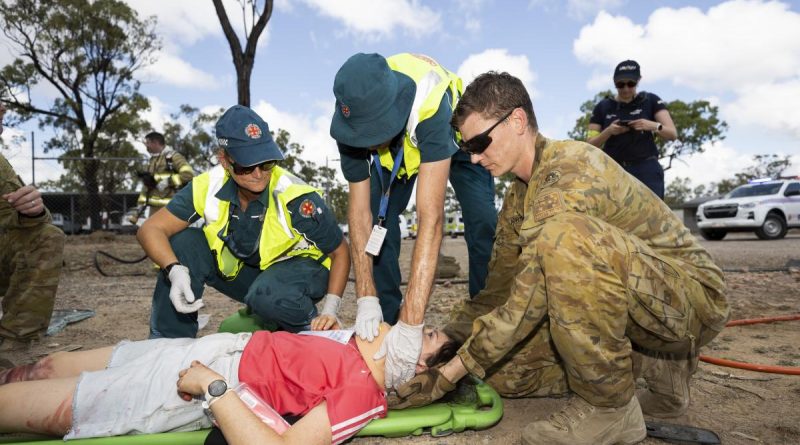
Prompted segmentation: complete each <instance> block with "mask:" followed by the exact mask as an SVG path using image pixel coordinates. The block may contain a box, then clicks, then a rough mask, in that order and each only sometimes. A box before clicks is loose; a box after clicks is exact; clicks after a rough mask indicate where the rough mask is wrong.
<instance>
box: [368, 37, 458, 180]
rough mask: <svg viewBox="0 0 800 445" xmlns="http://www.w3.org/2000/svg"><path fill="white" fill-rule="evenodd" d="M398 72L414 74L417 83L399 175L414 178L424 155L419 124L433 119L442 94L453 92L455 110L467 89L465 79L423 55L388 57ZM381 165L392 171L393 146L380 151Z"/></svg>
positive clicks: (408, 74) (451, 98)
mask: <svg viewBox="0 0 800 445" xmlns="http://www.w3.org/2000/svg"><path fill="white" fill-rule="evenodd" d="M386 62H387V63H388V64H389V67H390V68H391V69H393V70H394V71H397V72H399V73H403V74H405V75H406V76H408V77H410V78H411V80H413V81H414V83H415V84H416V86H417V91H416V94H415V95H414V103H413V105H411V113H409V116H408V122H407V123H406V129H405V134H404V135H403V165H402V166H401V167H400V170H399V171H398V173H397V176H398V177H403V176H405V177H406V178H410V177H412V176H414V175H416V174H417V172H419V164H420V154H419V147H418V145H417V125H419V123H420V122H422V121H424V120H425V119H428V118H430V117H431V116H433V115H434V114H436V112H437V111H438V110H439V104H441V102H442V96H444V94H445V91H448V90H449V91H450V100H451V103H450V107H451V108H453V109H455V106H456V103H458V99H459V98H460V97H461V92H462V91H463V88H462V85H461V79H460V78H459V77H458V76H457V75H455V74H454V73H452V72H450V71H448V70H447V69H445V68H444V67H443V66H441V65H439V64H438V63H437V62H436V61H435V60H433V59H431V58H430V57H428V56H425V55H422V54H411V53H402V54H397V55H394V56H391V57H388V58H387V59H386ZM378 154H379V155H380V159H381V165H382V166H384V167H385V168H387V169H389V170H392V167H394V158H393V157H392V153H391V152H390V149H389V147H387V148H382V149H380V150H378Z"/></svg>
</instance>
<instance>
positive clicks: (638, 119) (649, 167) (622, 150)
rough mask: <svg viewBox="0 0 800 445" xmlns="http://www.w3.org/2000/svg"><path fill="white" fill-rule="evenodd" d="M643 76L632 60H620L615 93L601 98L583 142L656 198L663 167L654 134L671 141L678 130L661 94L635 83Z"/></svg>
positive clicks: (660, 191) (661, 189)
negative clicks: (609, 158) (641, 87)
mask: <svg viewBox="0 0 800 445" xmlns="http://www.w3.org/2000/svg"><path fill="white" fill-rule="evenodd" d="M641 79H642V75H641V69H640V67H639V64H638V63H636V61H634V60H626V61H624V62H620V64H619V65H617V68H616V69H615V70H614V86H615V87H616V88H617V95H616V97H614V98H610V97H607V98H605V99H603V100H602V101H600V103H598V104H597V105H596V106H595V107H594V111H592V117H591V118H590V120H589V138H588V140H587V141H586V142H588V143H590V144H592V145H594V146H595V147H599V148H602V149H603V151H605V152H606V154H608V155H609V156H611V157H612V158H613V159H614V160H615V161H617V163H618V164H620V165H621V166H622V168H624V169H625V171H627V172H628V173H630V174H631V175H633V176H634V177H635V178H636V179H638V180H640V181H642V182H643V183H644V184H645V185H646V186H647V187H648V188H649V189H650V190H652V191H653V193H655V194H656V195H658V197H659V198H661V199H664V168H663V167H661V164H660V163H659V162H658V157H659V154H658V147H657V146H656V142H655V138H656V137H660V138H662V139H664V140H667V141H671V140H674V139H675V138H677V137H678V131H677V130H676V129H675V124H674V123H673V122H672V117H670V115H669V111H667V106H666V105H665V104H664V101H663V100H661V98H660V97H658V96H656V95H655V94H653V93H648V92H646V91H642V92H639V93H637V92H636V87H637V86H638V84H639V81H640V80H641Z"/></svg>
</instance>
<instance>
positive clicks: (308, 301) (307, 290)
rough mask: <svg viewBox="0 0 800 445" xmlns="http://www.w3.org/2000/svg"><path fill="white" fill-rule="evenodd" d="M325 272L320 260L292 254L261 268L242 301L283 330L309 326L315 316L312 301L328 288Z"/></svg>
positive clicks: (307, 327) (327, 272)
mask: <svg viewBox="0 0 800 445" xmlns="http://www.w3.org/2000/svg"><path fill="white" fill-rule="evenodd" d="M328 275H329V271H328V269H327V268H326V267H325V266H323V265H322V264H321V263H320V262H319V261H316V260H314V259H312V258H306V257H292V258H289V259H287V260H284V261H280V262H277V263H275V264H273V265H271V266H269V267H268V268H267V269H266V270H263V271H261V272H260V273H259V274H258V277H257V278H256V279H255V280H254V281H253V283H252V285H251V286H250V289H248V291H247V295H246V296H245V298H244V303H245V304H247V305H248V306H249V307H250V308H252V309H253V312H255V313H256V314H258V315H259V316H260V317H261V318H262V319H263V320H264V321H271V322H274V323H276V324H277V325H278V326H279V327H280V328H281V329H283V330H285V331H289V332H299V331H304V330H309V329H310V323H311V320H312V319H314V317H316V316H317V308H316V306H315V303H316V302H318V301H319V300H320V299H321V298H322V297H324V296H325V294H326V292H327V289H328Z"/></svg>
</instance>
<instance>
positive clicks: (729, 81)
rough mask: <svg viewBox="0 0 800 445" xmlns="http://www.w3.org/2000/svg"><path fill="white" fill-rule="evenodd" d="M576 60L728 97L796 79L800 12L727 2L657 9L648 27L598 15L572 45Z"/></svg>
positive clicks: (747, 0)
mask: <svg viewBox="0 0 800 445" xmlns="http://www.w3.org/2000/svg"><path fill="white" fill-rule="evenodd" d="M573 53H574V54H575V56H576V57H577V58H578V60H579V61H581V62H583V63H585V64H588V65H595V66H597V67H598V69H603V70H605V71H604V77H605V79H606V83H607V84H610V80H611V76H612V73H613V69H614V66H616V64H617V63H618V62H620V61H622V60H625V59H628V58H632V59H635V60H637V61H638V62H639V63H640V64H641V65H642V76H643V77H644V78H645V79H646V80H648V81H656V80H671V81H672V82H674V83H676V84H680V85H685V86H687V87H690V88H695V89H698V90H702V91H709V90H710V91H729V90H738V89H741V88H746V87H750V86H753V85H758V84H763V83H765V82H773V81H780V80H786V79H791V78H796V77H797V76H798V74H799V73H800V57H798V54H800V14H798V13H797V12H793V11H791V10H790V9H789V6H788V5H787V4H785V3H780V2H776V1H772V2H763V1H758V0H732V1H728V2H725V3H721V4H719V5H717V6H714V7H712V8H709V9H708V11H707V12H703V11H701V10H700V9H698V8H694V7H687V8H681V9H672V8H660V9H657V10H656V11H654V12H653V13H652V14H651V15H650V17H649V19H648V21H647V23H646V24H644V25H639V24H636V23H634V22H633V21H632V20H631V19H629V18H627V17H625V16H613V15H611V14H608V13H606V12H601V13H600V14H598V16H597V17H596V18H595V20H594V22H593V23H592V24H590V25H587V26H584V27H583V28H582V29H581V31H580V34H579V36H578V38H577V39H576V40H575V41H574V42H573Z"/></svg>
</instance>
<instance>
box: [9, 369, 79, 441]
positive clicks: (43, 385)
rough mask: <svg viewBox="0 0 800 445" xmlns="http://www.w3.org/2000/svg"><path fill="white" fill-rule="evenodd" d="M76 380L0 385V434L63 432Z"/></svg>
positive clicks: (69, 424)
mask: <svg viewBox="0 0 800 445" xmlns="http://www.w3.org/2000/svg"><path fill="white" fill-rule="evenodd" d="M77 381H78V377H69V378H61V379H49V380H40V381H33V382H17V383H12V384H8V385H2V386H0V433H11V432H15V433H39V434H50V435H53V436H63V435H64V434H66V433H67V431H69V429H70V428H71V427H72V399H73V396H74V394H75V387H76V384H77Z"/></svg>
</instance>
